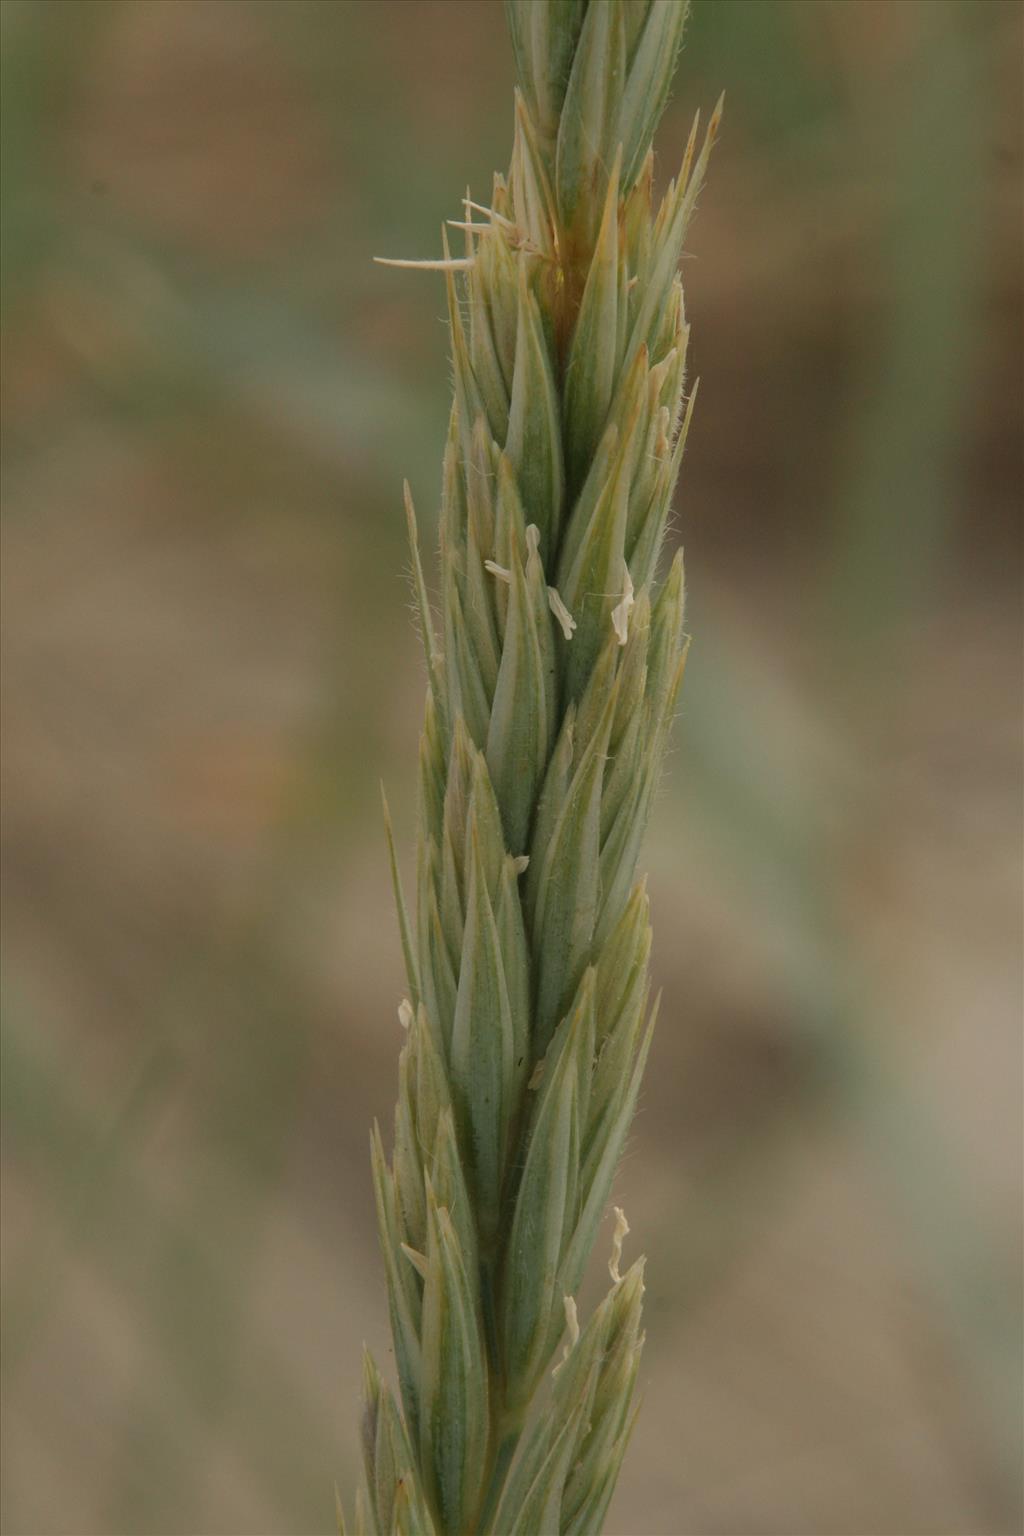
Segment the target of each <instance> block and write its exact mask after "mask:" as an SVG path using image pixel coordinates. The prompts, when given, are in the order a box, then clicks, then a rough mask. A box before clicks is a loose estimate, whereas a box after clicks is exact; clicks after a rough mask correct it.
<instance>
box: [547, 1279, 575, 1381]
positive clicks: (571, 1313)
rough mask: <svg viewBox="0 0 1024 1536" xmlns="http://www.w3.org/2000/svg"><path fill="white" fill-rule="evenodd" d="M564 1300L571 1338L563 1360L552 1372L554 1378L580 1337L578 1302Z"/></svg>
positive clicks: (568, 1340)
mask: <svg viewBox="0 0 1024 1536" xmlns="http://www.w3.org/2000/svg"><path fill="white" fill-rule="evenodd" d="M562 1300H563V1301H564V1302H565V1325H566V1327H567V1328H568V1330H569V1337H568V1338H567V1339H566V1341H565V1349H564V1350H563V1351H562V1358H561V1360H559V1362H558V1364H557V1365H556V1366H555V1367H554V1369H553V1370H552V1372H551V1374H552V1376H557V1375H558V1373H559V1371H560V1370H561V1369H562V1366H563V1365H564V1364H565V1362H566V1361H567V1360H568V1358H569V1356H570V1355H571V1354H572V1352H573V1350H574V1349H575V1347H576V1345H577V1344H578V1343H579V1337H580V1318H579V1313H578V1312H577V1310H576V1301H575V1299H574V1298H573V1297H572V1296H564V1297H563V1298H562Z"/></svg>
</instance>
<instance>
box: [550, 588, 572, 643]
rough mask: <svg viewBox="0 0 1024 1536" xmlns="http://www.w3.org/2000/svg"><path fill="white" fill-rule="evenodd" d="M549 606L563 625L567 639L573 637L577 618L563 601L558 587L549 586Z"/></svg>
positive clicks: (563, 632) (563, 631)
mask: <svg viewBox="0 0 1024 1536" xmlns="http://www.w3.org/2000/svg"><path fill="white" fill-rule="evenodd" d="M548 607H549V608H550V609H551V612H552V613H553V614H554V616H555V618H556V619H557V620H558V622H559V624H561V626H562V634H563V635H564V636H565V638H566V639H567V640H571V639H572V632H573V630H574V629H575V628H576V620H575V619H574V618H573V616H572V614H571V613H570V612H569V610H568V608H567V607H566V606H565V604H564V603H563V602H562V599H561V597H560V595H559V592H558V588H557V587H548Z"/></svg>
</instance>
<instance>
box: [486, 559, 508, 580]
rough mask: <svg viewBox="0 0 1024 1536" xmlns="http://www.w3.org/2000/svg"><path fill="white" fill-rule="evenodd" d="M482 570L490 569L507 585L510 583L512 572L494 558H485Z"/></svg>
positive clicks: (493, 574)
mask: <svg viewBox="0 0 1024 1536" xmlns="http://www.w3.org/2000/svg"><path fill="white" fill-rule="evenodd" d="M484 570H485V571H490V573H491V575H492V576H496V577H497V578H498V580H499V581H504V582H505V583H506V584H507V585H508V586H511V585H512V572H511V571H510V570H508V569H507V567H506V566H504V565H499V564H498V563H497V561H496V560H485V561H484Z"/></svg>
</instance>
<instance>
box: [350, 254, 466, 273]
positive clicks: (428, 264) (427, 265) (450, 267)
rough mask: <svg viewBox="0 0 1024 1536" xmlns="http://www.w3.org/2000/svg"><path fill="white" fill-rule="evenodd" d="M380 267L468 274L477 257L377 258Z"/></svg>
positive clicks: (375, 258)
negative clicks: (409, 259)
mask: <svg viewBox="0 0 1024 1536" xmlns="http://www.w3.org/2000/svg"><path fill="white" fill-rule="evenodd" d="M373 259H374V261H375V262H376V263H377V265H378V266H379V267H418V268H420V270H421V271H423V272H468V271H469V269H470V267H472V266H473V265H474V264H475V262H476V257H475V256H449V257H447V258H446V259H443V260H442V259H440V258H438V259H437V260H426V261H404V260H401V259H400V258H398V257H396V256H375V257H374V258H373Z"/></svg>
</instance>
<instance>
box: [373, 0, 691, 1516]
mask: <svg viewBox="0 0 1024 1536" xmlns="http://www.w3.org/2000/svg"><path fill="white" fill-rule="evenodd" d="M508 10H509V17H510V23H511V30H512V39H513V45H514V49H515V56H516V65H517V72H518V77H519V89H518V90H517V93H516V101H515V130H514V144H513V152H512V161H511V167H510V172H509V175H508V177H507V179H506V178H503V177H501V176H497V177H495V181H494V187H493V191H492V194H491V198H490V201H489V203H486V204H478V203H474V202H473V201H472V200H471V199H469V198H468V197H467V200H466V217H465V219H464V220H461V221H458V222H459V226H460V227H461V228H462V229H463V230H464V232H465V254H464V255H460V256H458V257H457V258H452V256H451V254H450V252H449V251H448V248H447V242H446V243H445V252H444V259H443V260H441V261H439V262H437V263H432V264H430V265H437V266H440V267H442V268H443V269H444V270H445V272H446V281H447V287H448V304H449V315H450V324H451V338H452V360H453V368H454V384H455V390H454V396H455V397H454V402H453V406H452V413H451V422H450V427H449V434H448V443H447V448H446V452H445V457H444V474H443V495H442V510H441V519H440V574H441V591H440V608H441V612H440V620H439V622H438V621H436V620H435V616H434V614H433V613H432V611H431V607H430V604H429V601H428V597H427V587H426V582H425V579H424V576H423V571H422V566H421V562H420V554H419V549H418V545H417V539H416V530H415V518H414V515H413V513H412V503H411V499H408V511H409V523H410V537H411V543H412V550H413V560H414V575H415V584H416V592H417V604H418V609H419V617H420V624H421V627H422V634H423V641H424V649H425V654H426V662H427V671H428V682H429V686H428V693H427V704H426V717H425V723H424V729H423V736H422V740H421V747H420V787H419V836H418V854H417V861H418V862H417V881H416V897H415V906H414V914H413V916H412V918H410V916H409V915H408V912H407V909H406V906H405V903H404V900H403V899H402V896H401V892H400V891H399V893H398V901H399V912H400V919H401V928H402V937H403V947H404V952H405V958H406V966H407V971H408V984H409V993H410V997H409V1000H408V1002H407V1003H403V1007H402V1010H401V1012H402V1016H403V1019H404V1021H405V1022H406V1023H407V1026H408V1038H407V1041H406V1044H405V1047H404V1049H403V1051H402V1055H401V1063H400V1089H399V1103H398V1109H397V1112H396V1122H395V1139H394V1152H393V1155H392V1158H391V1162H390V1164H389V1162H388V1161H387V1159H386V1157H385V1153H384V1149H383V1144H382V1140H381V1137H380V1135H379V1133H378V1132H376V1131H375V1133H374V1138H373V1165H374V1179H375V1187H376V1195H377V1205H378V1215H379V1221H380V1229H381V1239H382V1246H383V1251H384V1260H385V1268H386V1273H387V1281H388V1291H389V1296H390V1304H391V1321H392V1330H393V1335H394V1342H395V1355H396V1361H397V1366H398V1374H399V1382H400V1389H401V1411H399V1409H398V1406H397V1405H396V1403H395V1401H394V1400H393V1398H392V1397H391V1395H390V1394H389V1393H388V1391H387V1389H386V1388H385V1387H384V1386H383V1385H382V1384H381V1382H380V1380H379V1378H378V1376H377V1374H376V1371H375V1370H374V1369H373V1367H372V1365H370V1364H369V1363H368V1365H367V1379H366V1399H367V1408H366V1418H365V1425H364V1431H365V1433H364V1443H365V1453H366V1467H367V1481H368V1497H367V1499H366V1501H365V1503H364V1504H363V1505H362V1506H361V1514H360V1516H359V1518H360V1520H361V1521H362V1522H363V1523H364V1524H365V1526H366V1528H367V1529H368V1530H371V1531H375V1532H381V1533H390V1532H392V1531H394V1532H399V1531H401V1532H405V1531H409V1532H423V1533H434V1532H436V1533H441V1532H445V1533H452V1536H456V1533H458V1536H461V1533H464V1532H468V1531H494V1532H501V1533H506V1532H507V1533H513V1532H518V1533H521V1536H533V1533H536V1532H537V1531H541V1530H543V1531H545V1532H546V1531H548V1530H551V1531H558V1532H565V1533H574V1536H577V1533H578V1536H582V1533H586V1532H596V1531H598V1530H599V1528H600V1525H601V1521H602V1519H603V1516H604V1511H605V1509H606V1507H607V1503H608V1500H609V1499H610V1496H611V1491H612V1488H613V1486H614V1481H615V1476H616V1473H617V1469H618V1465H619V1462H620V1460H621V1457H622V1454H623V1452H624V1449H625V1443H626V1439H627V1436H628V1432H629V1428H630V1425H631V1421H632V1410H631V1399H632V1390H633V1385H634V1381H635V1378H636V1374H637V1369H638V1363H639V1354H640V1345H641V1335H640V1308H641V1296H642V1291H643V1286H642V1280H641V1275H642V1262H641V1263H638V1264H635V1265H634V1266H633V1268H632V1269H630V1270H629V1271H627V1273H626V1274H625V1275H623V1276H620V1274H619V1270H618V1260H617V1252H618V1248H620V1247H621V1236H622V1231H623V1230H624V1227H620V1229H618V1235H617V1238H616V1243H617V1249H616V1258H615V1262H614V1264H613V1268H612V1277H613V1286H612V1289H611V1290H610V1292H609V1293H608V1295H607V1297H606V1298H605V1301H604V1302H603V1303H602V1304H601V1306H600V1307H599V1308H598V1309H597V1311H596V1312H595V1314H594V1315H593V1316H592V1317H591V1319H590V1320H589V1321H588V1322H587V1323H586V1324H585V1326H584V1327H583V1328H582V1330H580V1329H579V1327H578V1324H577V1323H576V1307H575V1302H574V1300H573V1296H574V1292H575V1291H576V1289H577V1287H578V1286H579V1284H580V1281H581V1279H582V1276H583V1272H584V1268H585V1266H586V1263H587V1260H588V1258H589V1255H590V1252H591V1249H592V1247H593V1243H594V1239H595V1235H596V1232H597V1228H598V1224H599V1222H600V1220H601V1218H602V1215H603V1213H604V1210H605V1206H606V1203H607V1199H608V1195H609V1191H610V1187H611V1182H612V1178H613V1175H614V1172H615V1168H616V1165H617V1162H618V1159H619V1155H620V1152H621V1149H622V1145H623V1142H624V1139H625V1136H626V1132H627V1130H628V1127H629V1124H630V1121H631V1118H632V1115H633V1110H634V1107H635V1103H636V1097H637V1092H638V1088H639V1084H640V1078H641V1074H642V1071H643V1066H644V1060H645V1057H646V1052H647V1046H648V1042H649V1039H650V1031H651V1027H652V1024H653V1018H652V1015H651V1011H650V1009H649V982H648V957H649V953H650V944H651V933H650V926H649V923H648V911H647V898H646V893H645V889H644V885H643V883H642V882H640V883H637V879H636V870H637V859H638V854H639V850H640V844H641V839H642V837H643V833H644V829H645V826H646V823H647V820H648V815H649V811H650V807H651V801H652V798H653V795H654V792H655V786H656V783H657V779H658V775H659V771H660V765H661V761H662V756H663V752H664V747H665V742H666V737H667V734H668V730H669V726H670V723H671V719H672V714H673V709H674V704H675V699H676V694H677V691H678V688H679V684H680V680H681V677H682V670H683V663H684V658H685V651H686V642H685V638H684V633H683V572H682V562H681V557H680V556H678V555H677V557H676V559H675V560H674V561H673V563H672V565H671V568H670V570H669V572H668V575H667V577H666V579H665V580H664V581H662V582H659V580H658V575H657V570H658V563H659V555H660V552H661V548H662V543H663V539H664V534H665V527H666V522H667V519H668V516H669V510H670V506H671V500H672V494H673V489H674V486H675V482H676V477H677V474H678V470H679V463H680V459H681V456H682V452H683V446H684V444H685V441H686V434H687V429H688V426H689V420H690V413H691V411H692V406H693V399H694V395H695V386H694V388H693V389H691V390H690V392H689V395H687V393H686V349H687V338H688V328H687V324H686V319H685V313H684V307H683V293H682V286H681V283H680V279H679V276H678V264H679V257H680V252H681V248H682V242H683V238H684V235H685V232H686V228H687V224H688V221H689V218H690V215H691V213H692V211H693V207H694V204H695V201H696V198H697V194H698V192H699V190H700V187H701V184H702V181H703V177H704V172H705V168H706V165H707V159H708V155H709V152H710V148H711V144H712V142H713V139H714V136H715V130H716V127H717V123H718V117H719V112H718V110H717V109H716V112H715V114H714V116H713V117H712V121H711V124H710V127H709V129H708V132H707V135H706V137H705V139H704V143H703V147H702V149H701V150H700V152H699V154H698V153H697V152H696V142H697V132H696V124H695V125H694V131H693V133H692V134H691V136H690V142H689V144H688V145H687V148H686V152H685V155H684V157H683V165H682V169H681V171H680V174H679V176H678V178H677V179H676V180H675V181H674V182H673V183H672V184H671V185H670V186H669V189H668V191H667V193H666V195H665V197H664V199H663V200H662V202H661V204H660V206H659V207H658V209H657V211H655V209H654V207H653V204H652V151H651V138H652V135H653V132H654V128H655V125H656V123H657V120H658V118H659V116H660V114H661V111H662V108H663V106H664V103H665V100H666V97H667V93H668V88H669V83H670V80H671V75H672V71H673V67H674V62H675V57H676V53H677V51H678V46H679V42H680V39H681V35H682V28H683V21H684V14H685V6H684V5H683V4H682V3H677V0H601V3H590V4H587V3H586V0H511V3H510V4H509V6H508ZM392 863H393V868H394V867H395V861H394V854H393V850H392ZM567 1318H568V1319H569V1321H570V1325H571V1326H570V1335H569V1340H568V1343H567V1346H566V1351H565V1354H564V1357H563V1360H562V1363H561V1364H560V1365H559V1366H558V1368H557V1370H556V1371H555V1372H554V1373H553V1374H552V1373H551V1368H552V1366H554V1364H555V1356H556V1354H557V1351H558V1346H559V1342H560V1339H561V1338H562V1336H563V1333H564V1331H565V1328H566V1319H567ZM545 1377H548V1378H549V1382H550V1385H549V1388H548V1389H547V1393H548V1396H547V1400H546V1401H544V1400H542V1401H541V1406H540V1408H539V1410H538V1414H539V1416H538V1417H537V1418H536V1420H535V1421H534V1423H533V1427H532V1429H531V1430H530V1431H529V1432H528V1433H527V1434H526V1435H525V1437H524V1436H523V1425H524V1420H525V1417H526V1413H527V1409H528V1408H529V1407H530V1405H531V1404H533V1403H534V1402H535V1400H536V1397H537V1394H538V1387H539V1386H540V1384H541V1382H542V1381H543V1380H544V1379H545Z"/></svg>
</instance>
